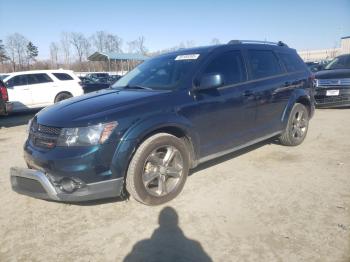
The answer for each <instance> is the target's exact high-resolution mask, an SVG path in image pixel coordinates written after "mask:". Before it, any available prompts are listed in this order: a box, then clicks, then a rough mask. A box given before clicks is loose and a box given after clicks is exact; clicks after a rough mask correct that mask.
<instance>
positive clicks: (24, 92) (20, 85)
mask: <svg viewBox="0 0 350 262" xmlns="http://www.w3.org/2000/svg"><path fill="white" fill-rule="evenodd" d="M27 83H28V81H27V75H16V76H13V77H12V78H10V79H6V83H5V84H6V86H7V92H8V96H9V101H10V102H12V103H13V111H16V110H23V109H26V108H28V107H32V106H33V101H32V94H31V92H30V89H29V87H28V84H27Z"/></svg>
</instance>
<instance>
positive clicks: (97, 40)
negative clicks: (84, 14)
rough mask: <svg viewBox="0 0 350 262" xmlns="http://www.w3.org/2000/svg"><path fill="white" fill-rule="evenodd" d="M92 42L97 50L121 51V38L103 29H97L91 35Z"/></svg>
mask: <svg viewBox="0 0 350 262" xmlns="http://www.w3.org/2000/svg"><path fill="white" fill-rule="evenodd" d="M92 43H93V45H94V47H95V48H96V49H97V51H98V52H121V47H122V39H121V38H120V37H118V36H117V35H113V34H109V33H107V32H105V31H97V32H96V33H95V34H94V35H93V36H92Z"/></svg>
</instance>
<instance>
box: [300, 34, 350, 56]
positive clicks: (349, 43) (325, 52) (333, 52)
mask: <svg viewBox="0 0 350 262" xmlns="http://www.w3.org/2000/svg"><path fill="white" fill-rule="evenodd" d="M298 54H299V55H300V57H301V58H302V59H303V60H304V61H305V62H309V61H321V60H330V59H333V58H334V57H336V56H338V55H342V54H350V36H346V37H342V38H341V41H340V47H338V48H328V49H320V50H303V51H298Z"/></svg>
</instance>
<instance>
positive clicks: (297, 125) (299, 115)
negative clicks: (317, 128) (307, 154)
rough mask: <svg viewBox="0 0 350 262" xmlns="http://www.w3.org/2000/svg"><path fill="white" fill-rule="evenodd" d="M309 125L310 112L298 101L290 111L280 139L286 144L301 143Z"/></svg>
mask: <svg viewBox="0 0 350 262" xmlns="http://www.w3.org/2000/svg"><path fill="white" fill-rule="evenodd" d="M308 127H309V112H308V110H307V108H306V107H305V106H304V105H303V104H300V103H296V104H295V105H294V106H293V108H292V111H291V112H290V115H289V119H288V123H287V127H286V129H285V130H284V132H283V133H282V135H281V136H280V137H279V141H280V143H281V144H282V145H285V146H297V145H300V144H301V143H302V142H303V141H304V139H305V137H306V134H307V131H308Z"/></svg>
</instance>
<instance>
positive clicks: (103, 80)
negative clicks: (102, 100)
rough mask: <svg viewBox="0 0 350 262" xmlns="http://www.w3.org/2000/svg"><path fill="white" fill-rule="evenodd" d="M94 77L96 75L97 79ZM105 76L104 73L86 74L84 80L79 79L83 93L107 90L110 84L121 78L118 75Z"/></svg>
mask: <svg viewBox="0 0 350 262" xmlns="http://www.w3.org/2000/svg"><path fill="white" fill-rule="evenodd" d="M94 75H98V76H99V77H94ZM105 75H106V74H104V73H94V74H88V75H86V76H85V77H84V78H80V79H82V86H83V89H84V93H85V94H86V93H90V92H94V91H98V90H101V89H106V88H109V87H110V86H111V85H112V84H114V83H115V82H116V81H117V80H119V79H120V78H121V76H119V75H108V74H107V75H108V76H105ZM104 76H105V77H104Z"/></svg>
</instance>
